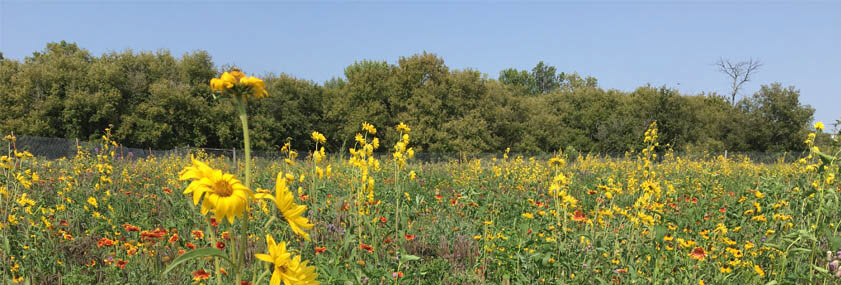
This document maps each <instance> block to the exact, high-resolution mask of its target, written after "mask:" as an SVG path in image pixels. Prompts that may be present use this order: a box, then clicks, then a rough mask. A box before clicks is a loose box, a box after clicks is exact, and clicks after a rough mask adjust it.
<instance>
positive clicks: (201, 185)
mask: <svg viewBox="0 0 841 285" xmlns="http://www.w3.org/2000/svg"><path fill="white" fill-rule="evenodd" d="M192 161H193V165H192V166H188V167H186V168H184V170H183V171H181V177H180V179H181V180H193V181H192V182H190V185H188V186H187V189H185V190H184V194H189V193H193V204H194V205H198V204H199V201H202V204H201V213H202V215H207V213H208V212H209V211H213V213H214V215H215V216H216V219H221V218H225V219H227V220H228V222H229V223H231V224H233V223H234V217H242V215H243V212H245V208H246V206H247V204H248V197H250V196H252V195H253V194H252V193H251V190H249V189H248V188H246V187H245V185H243V184H242V182H240V181H239V180H238V179H236V177H234V175H233V174H230V173H222V171H221V170H218V169H213V168H211V167H210V166H207V164H204V163H203V162H201V161H198V160H195V159H192ZM202 197H204V199H202Z"/></svg>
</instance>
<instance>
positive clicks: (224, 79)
mask: <svg viewBox="0 0 841 285" xmlns="http://www.w3.org/2000/svg"><path fill="white" fill-rule="evenodd" d="M236 86H240V87H239V88H236V89H235V88H234V87H236ZM245 87H247V89H243V88H245ZM265 88H266V84H265V83H264V82H263V80H262V79H260V78H257V77H254V76H245V73H242V71H239V70H238V69H233V70H231V72H225V73H222V76H219V78H213V79H211V80H210V89H211V90H213V91H220V92H224V91H226V90H230V89H235V90H238V91H235V92H248V93H247V94H243V95H248V96H252V97H254V98H258V99H259V98H263V97H266V96H268V92H266V89H265Z"/></svg>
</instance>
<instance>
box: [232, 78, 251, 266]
mask: <svg viewBox="0 0 841 285" xmlns="http://www.w3.org/2000/svg"><path fill="white" fill-rule="evenodd" d="M237 99H238V100H237V101H238V102H237V103H238V104H237V107H238V108H237V109H239V119H240V121H241V122H242V139H243V144H244V149H245V188H248V189H251V140H250V138H249V136H248V114H247V113H246V108H245V107H246V104H245V95H242V96H241V97H238V98H237ZM245 208H246V209H245V214H243V217H242V228H241V229H240V244H239V262H238V266H237V267H239V268H238V270H237V276H236V277H237V278H236V280H235V281H234V282H239V281H240V280H242V274H243V270H244V269H245V246H246V240H247V239H248V218H249V216H250V215H249V212H248V204H247V203H246V205H245Z"/></svg>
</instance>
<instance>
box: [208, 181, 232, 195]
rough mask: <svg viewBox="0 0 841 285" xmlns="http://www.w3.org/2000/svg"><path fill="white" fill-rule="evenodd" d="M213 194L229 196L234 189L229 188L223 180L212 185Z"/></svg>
mask: <svg viewBox="0 0 841 285" xmlns="http://www.w3.org/2000/svg"><path fill="white" fill-rule="evenodd" d="M213 193H216V195H219V196H222V197H228V196H231V194H233V193H234V189H233V188H231V185H230V184H228V182H227V181H225V180H219V181H216V184H214V185H213Z"/></svg>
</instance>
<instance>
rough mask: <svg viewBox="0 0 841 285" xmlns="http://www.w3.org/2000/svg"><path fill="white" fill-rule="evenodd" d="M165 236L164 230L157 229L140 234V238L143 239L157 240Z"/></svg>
mask: <svg viewBox="0 0 841 285" xmlns="http://www.w3.org/2000/svg"><path fill="white" fill-rule="evenodd" d="M165 235H166V230H164V229H161V228H157V229H155V230H153V231H142V232H140V237H142V238H144V239H159V238H162V237H164V236H165Z"/></svg>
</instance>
